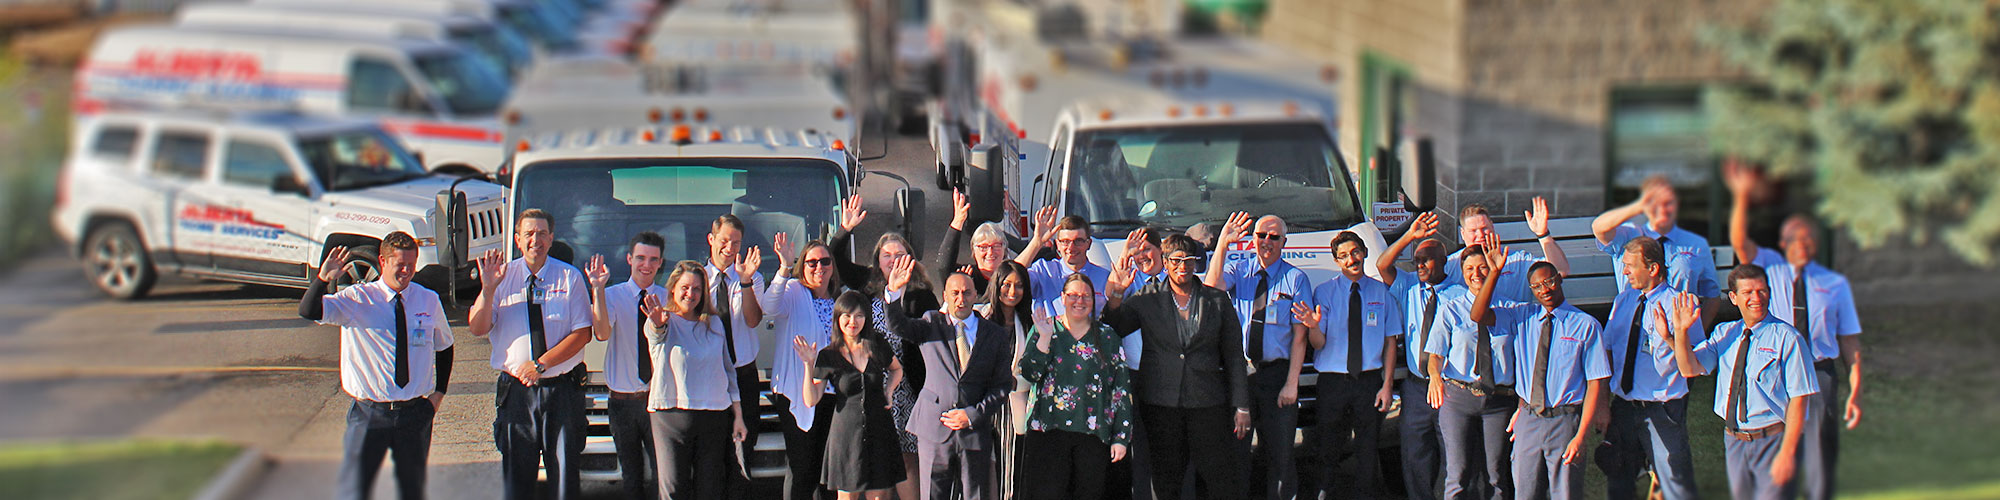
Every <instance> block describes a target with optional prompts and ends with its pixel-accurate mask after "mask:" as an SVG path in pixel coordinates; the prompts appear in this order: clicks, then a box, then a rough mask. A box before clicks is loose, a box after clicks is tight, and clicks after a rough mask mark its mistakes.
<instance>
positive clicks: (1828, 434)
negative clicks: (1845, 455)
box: [1796, 362, 1846, 500]
mask: <svg viewBox="0 0 2000 500" xmlns="http://www.w3.org/2000/svg"><path fill="white" fill-rule="evenodd" d="M1822 363H1824V362H1822ZM1829 365H1830V363H1829ZM1813 373H1814V374H1815V375H1817V376H1818V377H1819V392H1817V393H1814V394H1813V395H1811V396H1806V419H1805V424H1806V426H1805V429H1801V430H1800V434H1799V450H1800V453H1801V455H1800V456H1799V466H1798V474H1796V476H1798V479H1797V480H1796V482H1797V483H1799V492H1800V493H1804V494H1805V496H1806V499H1807V500H1828V499H1831V498H1833V471H1834V465H1835V463H1836V462H1837V461H1838V459H1839V458H1840V428H1841V425H1842V424H1841V422H1842V421H1843V420H1844V417H1843V416H1842V415H1841V413H1842V412H1844V411H1845V410H1846V405H1845V401H1844V398H1842V397H1841V396H1840V395H1841V394H1844V393H1842V392H1840V391H1837V390H1835V389H1836V384H1835V381H1836V380H1838V379H1839V377H1835V376H1834V373H1833V370H1830V369H1828V370H1822V369H1815V370H1813Z"/></svg>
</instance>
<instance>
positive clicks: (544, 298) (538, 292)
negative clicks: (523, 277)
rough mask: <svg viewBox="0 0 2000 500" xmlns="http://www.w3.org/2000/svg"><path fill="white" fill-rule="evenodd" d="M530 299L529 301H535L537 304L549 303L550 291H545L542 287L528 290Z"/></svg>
mask: <svg viewBox="0 0 2000 500" xmlns="http://www.w3.org/2000/svg"><path fill="white" fill-rule="evenodd" d="M528 301H529V302H534V303H536V304H543V303H547V302H548V293H547V292H546V291H544V290H542V289H540V288H536V289H533V290H529V291H528Z"/></svg>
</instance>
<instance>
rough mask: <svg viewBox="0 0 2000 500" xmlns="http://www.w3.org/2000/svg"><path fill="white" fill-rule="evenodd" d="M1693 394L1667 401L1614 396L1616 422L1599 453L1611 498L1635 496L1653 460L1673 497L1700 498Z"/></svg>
mask: <svg viewBox="0 0 2000 500" xmlns="http://www.w3.org/2000/svg"><path fill="white" fill-rule="evenodd" d="M1687 407H1688V403H1687V398H1681V399H1676V400H1672V401H1667V402H1654V401H1627V400H1625V399H1624V398H1618V397H1615V396H1614V397H1613V399H1612V400H1611V425H1610V427H1609V428H1607V429H1605V430H1604V443H1603V445H1601V446H1599V447H1598V450H1597V453H1596V457H1595V458H1596V460H1597V468H1598V470H1602V471H1604V483H1605V488H1606V490H1607V491H1608V494H1607V498H1610V499H1611V500H1632V499H1633V497H1635V496H1637V495H1638V494H1639V485H1638V479H1637V478H1636V476H1638V474H1639V472H1640V471H1644V470H1647V464H1648V463H1651V464H1652V465H1651V470H1652V471H1653V475H1654V476H1656V477H1658V478H1659V479H1658V480H1659V483H1660V493H1661V495H1662V496H1665V497H1666V499H1667V500H1687V499H1692V498H1695V483H1694V451H1693V450H1692V449H1690V448H1689V446H1688V434H1687V426H1686V424H1687Z"/></svg>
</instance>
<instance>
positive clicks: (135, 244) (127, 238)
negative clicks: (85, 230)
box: [83, 222, 159, 300]
mask: <svg viewBox="0 0 2000 500" xmlns="http://www.w3.org/2000/svg"><path fill="white" fill-rule="evenodd" d="M83 272H84V275H85V276H88V277H89V278H90V282H91V284H94V285H97V289H98V291H101V292H104V294H105V295H109V296H111V297H112V298H115V299H120V300H132V299H137V298H141V297H145V296H146V292H147V291H149V290H152V289H153V281H154V280H156V279H158V278H159V273H158V271H156V270H155V269H153V257H152V256H151V255H149V254H147V253H146V245H145V244H144V243H141V242H140V241H139V232H138V231H135V230H133V229H132V225H131V224H127V223H124V222H112V223H107V224H104V225H101V226H98V227H97V228H96V229H93V230H91V231H90V236H89V237H87V238H85V239H84V244H83Z"/></svg>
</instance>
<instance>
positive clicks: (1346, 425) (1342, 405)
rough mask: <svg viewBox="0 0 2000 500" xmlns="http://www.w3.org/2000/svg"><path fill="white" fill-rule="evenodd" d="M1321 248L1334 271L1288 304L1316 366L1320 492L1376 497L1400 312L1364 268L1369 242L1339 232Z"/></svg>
mask: <svg viewBox="0 0 2000 500" xmlns="http://www.w3.org/2000/svg"><path fill="white" fill-rule="evenodd" d="M1327 249H1328V250H1331V251H1332V252H1333V261H1334V263H1335V264H1336V265H1338V266H1339V267H1340V275H1338V276H1334V277H1333V279H1331V280H1327V282H1326V283H1321V284H1320V285H1319V287H1318V288H1315V289H1313V294H1312V298H1311V299H1310V300H1307V301H1301V302H1299V303H1297V304H1295V305H1293V306H1292V314H1293V315H1295V316H1297V317H1298V321H1299V323H1300V324H1302V325H1304V326H1305V331H1306V340H1307V343H1309V344H1310V345H1311V346H1312V348H1313V350H1314V351H1315V354H1314V355H1313V368H1314V369H1315V370H1316V371H1318V372H1319V383H1318V384H1317V386H1316V387H1315V389H1317V391H1318V396H1319V397H1318V398H1316V399H1315V400H1314V412H1315V415H1317V416H1318V418H1319V422H1318V425H1317V428H1316V429H1315V434H1317V435H1318V438H1317V439H1315V441H1317V442H1319V443H1320V447H1319V449H1320V470H1321V471H1322V474H1321V475H1320V482H1319V494H1318V497H1319V498H1322V499H1325V498H1341V497H1360V498H1376V497H1379V496H1381V494H1382V485H1381V482H1382V481H1381V478H1382V473H1381V463H1379V459H1378V458H1377V456H1378V455H1377V454H1376V449H1375V440H1376V437H1377V436H1378V435H1379V434H1381V428H1382V414H1383V413H1385V412H1388V411H1389V408H1390V407H1391V406H1392V405H1393V404H1394V401H1395V380H1396V341H1395V340H1394V339H1393V338H1392V337H1396V336H1400V335H1402V333H1403V327H1402V322H1403V319H1402V314H1401V312H1402V311H1400V310H1399V309H1397V307H1396V299H1395V298H1394V297H1393V296H1391V295H1390V292H1389V287H1388V286H1387V285H1383V284H1382V282H1381V281H1377V280H1376V279H1375V278H1371V277H1369V276H1368V274H1367V273H1366V271H1365V268H1363V267H1362V266H1363V263H1364V262H1366V261H1367V260H1368V244H1367V243H1366V242H1363V241H1362V240H1361V235H1359V234H1356V233H1355V232H1353V231H1341V232H1340V233H1338V234H1335V235H1334V237H1333V242H1332V243H1331V244H1329V245H1327ZM1287 444H1290V443H1287ZM1350 463H1351V464H1352V465H1351V467H1350V466H1348V465H1349V464H1350ZM1350 471H1351V472H1352V474H1348V475H1343V473H1344V472H1350Z"/></svg>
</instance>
